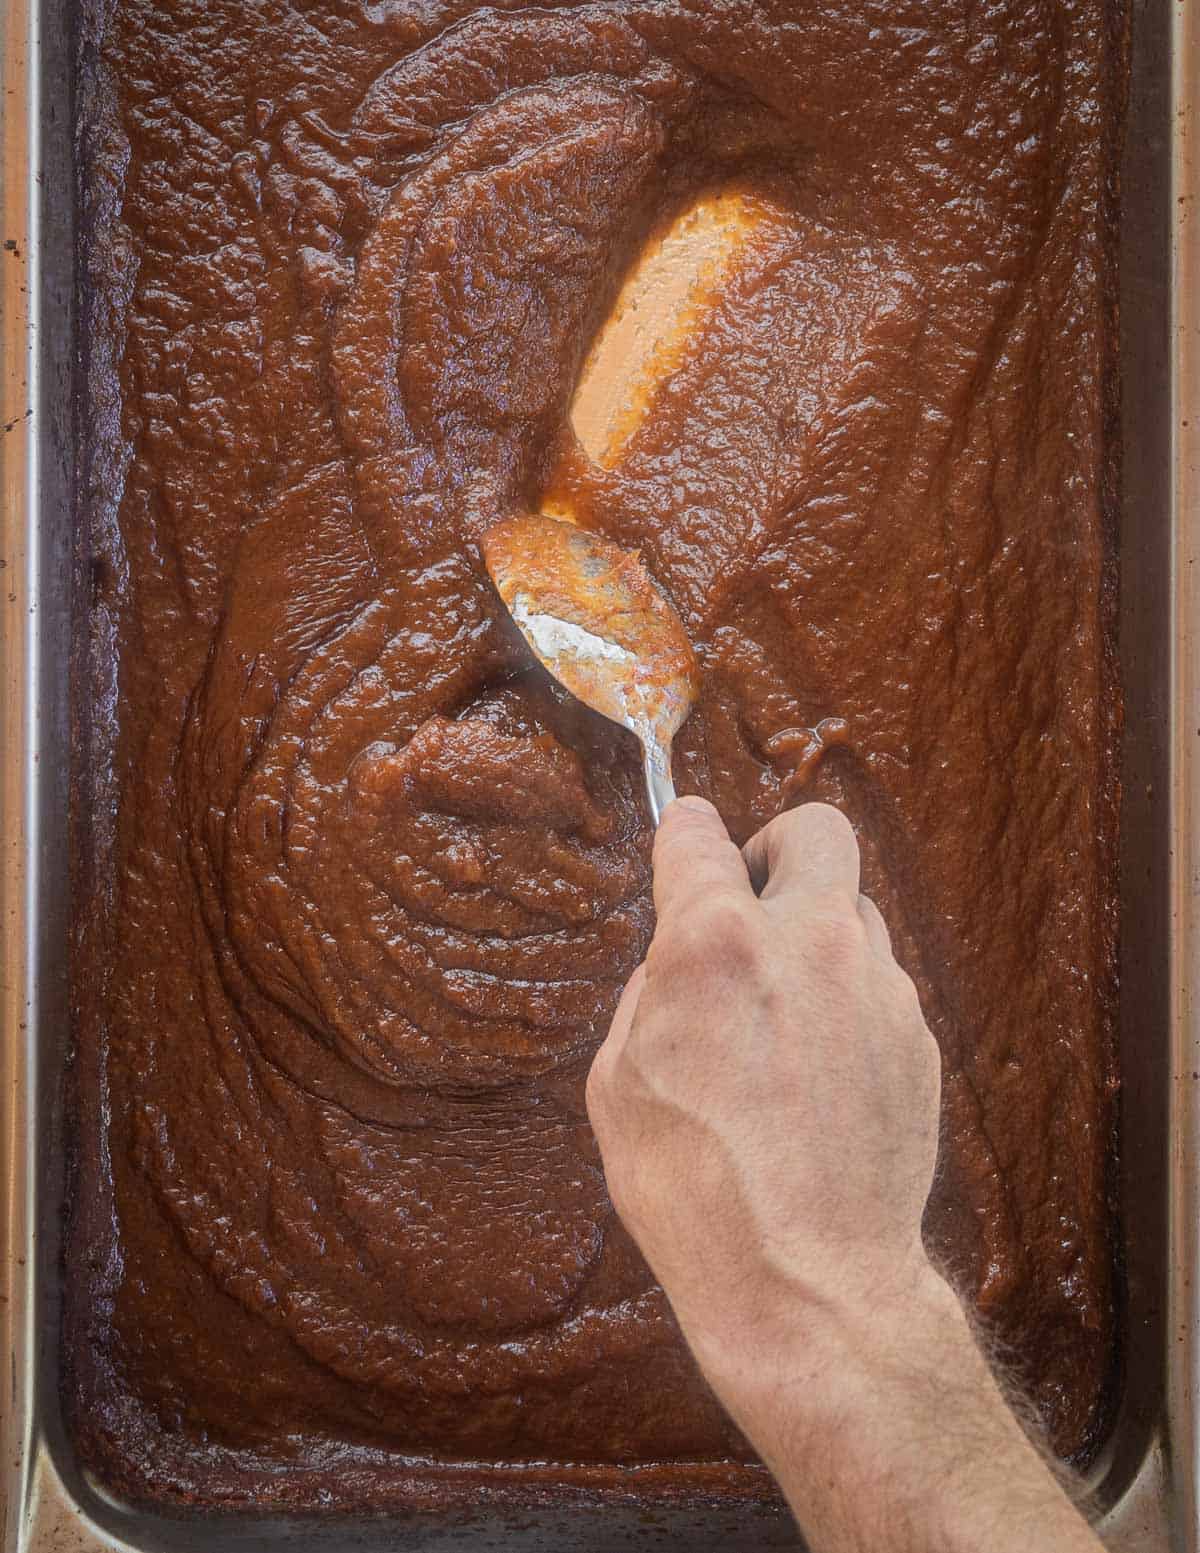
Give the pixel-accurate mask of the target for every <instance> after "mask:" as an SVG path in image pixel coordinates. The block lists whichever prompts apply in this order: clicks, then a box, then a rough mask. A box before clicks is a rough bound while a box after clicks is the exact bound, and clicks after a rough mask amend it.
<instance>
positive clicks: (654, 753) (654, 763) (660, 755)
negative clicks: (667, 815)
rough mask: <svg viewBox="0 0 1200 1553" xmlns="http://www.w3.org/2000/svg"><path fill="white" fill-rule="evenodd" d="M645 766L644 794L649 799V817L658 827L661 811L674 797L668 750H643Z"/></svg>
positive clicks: (656, 827)
mask: <svg viewBox="0 0 1200 1553" xmlns="http://www.w3.org/2000/svg"><path fill="white" fill-rule="evenodd" d="M644 756H645V768H646V796H647V798H649V800H650V818H651V819H652V820H653V821H654V827H655V829H656V830H657V829H658V822H659V821H660V820H661V819H662V812H663V810H664V809H665V808H666V807H667V805H668V804H669V803H671V802H672V801H673V800H674V798H675V784H674V782H673V781H672V780H671V752H670V750H669V749H668V750H664V749H656V748H650V749H646V750H645V751H644Z"/></svg>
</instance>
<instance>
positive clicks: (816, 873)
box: [743, 803, 859, 902]
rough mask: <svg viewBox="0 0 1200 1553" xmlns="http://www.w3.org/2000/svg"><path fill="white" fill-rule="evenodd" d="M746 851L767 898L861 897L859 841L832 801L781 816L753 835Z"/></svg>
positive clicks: (757, 884)
mask: <svg viewBox="0 0 1200 1553" xmlns="http://www.w3.org/2000/svg"><path fill="white" fill-rule="evenodd" d="M743 856H744V857H745V860H746V867H747V869H748V870H749V873H750V879H751V882H752V884H753V886H754V888H755V889H756V890H757V891H758V893H759V895H760V897H761V898H762V899H763V900H773V899H775V898H777V897H779V896H781V895H790V894H797V893H807V892H811V893H814V894H821V895H824V894H829V893H831V892H839V893H845V894H846V895H848V896H850V898H851V899H852V900H854V901H856V902H857V900H858V875H859V857H858V842H857V841H856V840H855V837H854V831H853V829H852V828H851V825H850V821H849V820H848V819H847V818H846V816H845V815H844V814H843V813H842V812H841V810H840V809H834V808H832V807H831V806H830V805H829V804H827V803H806V804H801V806H800V808H798V809H789V810H788V812H787V813H786V814H780V815H778V816H777V817H776V818H775V819H773V820H772V821H771V823H770V824H769V825H764V826H763V828H762V830H760V831H759V833H758V834H757V836H752V837H751V838H750V840H749V841H748V842H747V843H746V847H745V850H744V852H743Z"/></svg>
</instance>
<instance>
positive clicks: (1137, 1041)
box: [0, 0, 1200, 1553]
mask: <svg viewBox="0 0 1200 1553" xmlns="http://www.w3.org/2000/svg"><path fill="white" fill-rule="evenodd" d="M70 25H71V23H70V7H69V6H67V5H66V4H65V0H44V3H42V4H38V3H36V0H0V77H2V81H0V85H2V88H3V93H4V95H3V98H0V101H2V103H3V105H4V106H3V109H2V110H0V211H2V230H0V239H2V240H3V243H4V245H5V246H4V248H3V250H2V251H0V301H2V313H0V524H2V529H0V560H3V562H4V565H3V567H0V847H2V849H3V850H2V853H0V867H2V869H3V875H2V879H0V1029H2V1032H3V1042H2V1044H0V1110H2V1116H0V1258H2V1260H0V1349H2V1350H3V1354H2V1362H3V1369H2V1370H0V1384H2V1385H3V1386H4V1392H3V1401H2V1402H0V1553H49V1550H50V1549H51V1548H53V1549H56V1550H59V1553H68V1550H71V1549H80V1550H82V1549H101V1548H137V1549H163V1550H166V1549H180V1550H185V1549H192V1548H196V1549H199V1548H201V1547H203V1548H211V1547H212V1546H213V1545H214V1544H219V1545H220V1546H221V1547H222V1548H223V1549H225V1548H227V1549H229V1550H231V1553H234V1550H237V1549H243V1548H244V1549H249V1548H264V1547H266V1546H268V1545H273V1544H275V1543H277V1542H281V1541H283V1540H286V1541H288V1543H289V1544H290V1545H291V1546H292V1547H293V1548H294V1549H296V1550H297V1553H309V1550H314V1553H315V1550H316V1549H324V1548H334V1547H337V1548H345V1547H346V1546H347V1544H348V1543H349V1542H351V1540H353V1542H354V1543H355V1545H358V1546H361V1547H363V1548H366V1549H370V1548H373V1547H379V1548H380V1549H382V1548H384V1547H387V1548H397V1547H422V1548H428V1549H435V1548H439V1547H449V1546H450V1545H451V1544H453V1545H454V1546H456V1547H459V1548H461V1547H462V1546H463V1545H464V1542H466V1543H467V1544H469V1545H470V1546H472V1547H475V1548H504V1549H528V1550H530V1553H532V1550H534V1549H540V1548H542V1547H545V1546H550V1545H553V1546H554V1547H555V1548H559V1549H564V1550H567V1549H587V1548H596V1549H599V1548H604V1549H616V1548H620V1547H625V1546H628V1547H633V1548H636V1547H638V1546H639V1545H645V1544H647V1543H648V1542H650V1541H652V1542H653V1543H654V1544H655V1545H656V1546H659V1547H664V1546H665V1547H679V1548H685V1547H688V1548H690V1547H694V1546H703V1545H705V1544H707V1543H716V1542H718V1541H719V1542H720V1543H721V1544H722V1545H723V1546H724V1547H727V1548H729V1549H731V1550H733V1553H737V1550H739V1549H745V1550H750V1549H758V1548H767V1547H784V1546H792V1547H794V1546H797V1545H798V1544H797V1541H796V1537H795V1533H794V1531H793V1530H792V1528H791V1527H790V1525H789V1524H788V1523H787V1522H786V1521H784V1520H783V1519H782V1518H780V1517H779V1516H778V1515H777V1514H772V1513H771V1512H770V1511H764V1510H755V1509H751V1510H747V1509H744V1508H742V1509H738V1510H736V1511H735V1510H732V1509H729V1508H725V1509H705V1508H704V1507H703V1506H697V1507H694V1508H690V1509H683V1508H675V1509H663V1510H661V1511H659V1512H647V1510H646V1508H645V1506H644V1505H639V1504H638V1503H637V1502H636V1480H635V1478H631V1482H630V1493H629V1495H628V1497H627V1499H626V1500H625V1501H624V1502H622V1501H620V1500H615V1501H614V1500H613V1499H611V1498H610V1499H609V1500H607V1501H606V1502H605V1503H603V1504H597V1503H596V1502H594V1501H589V1500H587V1498H586V1497H585V1496H582V1495H581V1496H579V1498H578V1499H577V1500H576V1501H574V1502H571V1501H566V1502H564V1501H563V1500H562V1499H561V1498H557V1497H556V1498H555V1499H554V1500H553V1502H548V1503H546V1504H544V1505H541V1506H539V1505H537V1504H532V1505H531V1506H530V1507H529V1509H528V1510H527V1511H525V1512H522V1513H521V1514H520V1515H519V1516H518V1517H515V1518H513V1517H511V1516H510V1518H508V1519H505V1518H503V1517H498V1516H495V1515H490V1514H488V1513H486V1512H480V1513H479V1514H476V1515H474V1516H471V1517H466V1518H464V1517H461V1516H459V1517H456V1518H455V1519H454V1520H453V1521H448V1520H446V1519H445V1518H442V1519H438V1520H431V1519H428V1518H424V1519H423V1518H418V1517H414V1518H412V1519H410V1520H401V1521H397V1520H396V1519H395V1518H392V1519H389V1520H387V1521H374V1522H371V1523H366V1524H362V1525H357V1526H352V1525H350V1524H348V1523H347V1522H345V1521H344V1520H340V1519H330V1520H326V1521H324V1522H321V1521H310V1522H307V1523H297V1522H294V1521H286V1520H282V1519H279V1518H271V1519H266V1518H255V1517H248V1516H241V1517H217V1516H212V1515H207V1516H203V1517H200V1516H197V1517H193V1518H190V1519H187V1518H184V1519H167V1518H165V1517H162V1516H159V1515H150V1514H143V1513H140V1512H138V1511H136V1510H132V1509H129V1508H127V1507H124V1506H121V1505H117V1504H114V1503H113V1502H111V1501H110V1500H108V1499H107V1498H106V1497H105V1496H104V1495H103V1494H102V1493H100V1492H98V1491H97V1489H96V1488H95V1487H94V1486H93V1485H92V1484H90V1483H88V1482H87V1481H86V1480H85V1479H84V1478H83V1477H82V1476H81V1474H80V1473H79V1472H78V1470H77V1467H76V1465H75V1462H74V1460H73V1456H72V1452H71V1448H70V1444H69V1441H68V1440H67V1439H66V1437H65V1434H64V1432H63V1429H62V1423H61V1418H60V1415H59V1406H58V1351H57V1344H58V1290H59V1278H60V1271H59V1268H60V1261H59V1230H60V1224H61V1205H62V1202H63V1200H64V1193H66V1192H69V1190H70V1183H69V1182H68V1181H66V1180H65V1178H64V1166H63V1161H64V1159H65V1151H64V1149H63V1144H62V1134H61V1128H62V1125H63V1118H62V1105H61V1096H62V1075H63V1072H64V1070H65V1065H66V1059H67V1056H68V1039H69V1029H68V1019H67V1008H66V976H65V963H66V961H65V956H66V946H67V942H68V925H69V923H68V868H67V865H68V845H67V824H68V813H69V808H68V792H67V774H68V765H67V753H68V749H69V742H70V740H69V734H70V724H69V715H70V703H69V674H68V666H69V661H70V655H71V609H70V605H71V597H72V587H73V586H74V582H75V579H74V576H73V567H74V560H73V551H72V539H71V535H72V509H71V494H72V489H71V488H72V474H73V457H74V452H73V450H74V448H75V446H76V438H75V419H74V418H75V414H76V406H75V403H74V400H73V383H74V375H75V364H76V339H77V329H76V319H75V316H74V251H75V245H74V230H73V224H74V216H75V212H74V183H73V174H72V168H71V150H72V123H73V105H72V103H71V70H70V61H71V59H72V57H73V48H74V39H73V38H72V37H71V35H70ZM1198 75H1200V0H1182V3H1179V0H1143V3H1135V5H1134V60H1133V77H1132V88H1131V102H1130V113H1129V128H1128V133H1127V146H1126V154H1125V162H1124V167H1123V198H1124V220H1123V225H1122V252H1121V262H1122V381H1123V388H1124V406H1123V431H1124V442H1125V459H1124V474H1123V484H1124V491H1123V502H1122V514H1123V516H1122V529H1121V535H1120V551H1121V568H1122V606H1121V658H1122V673H1123V678H1124V681H1125V695H1126V733H1125V750H1124V758H1123V781H1124V806H1123V816H1122V828H1123V835H1122V919H1123V920H1122V941H1123V948H1122V1014H1121V1024H1122V1030H1121V1043H1122V1067H1123V1074H1124V1092H1123V1098H1122V1127H1123V1146H1122V1151H1121V1174H1120V1180H1119V1181H1118V1182H1116V1183H1115V1184H1114V1185H1115V1190H1117V1191H1118V1192H1119V1193H1120V1196H1121V1201H1122V1209H1123V1216H1124V1224H1125V1230H1126V1237H1127V1269H1126V1271H1127V1280H1126V1281H1127V1286H1128V1300H1127V1309H1126V1311H1125V1319H1124V1322H1123V1331H1124V1334H1125V1339H1124V1393H1123V1402H1122V1407H1121V1411H1120V1414H1119V1417H1118V1420H1117V1424H1116V1427H1115V1429H1114V1432H1113V1435H1112V1437H1111V1439H1110V1442H1109V1445H1108V1447H1107V1448H1106V1450H1105V1451H1104V1453H1103V1454H1102V1457H1101V1459H1100V1461H1099V1462H1098V1463H1097V1464H1096V1467H1095V1469H1094V1471H1093V1475H1092V1481H1093V1485H1094V1491H1095V1495H1096V1502H1097V1506H1098V1509H1099V1513H1100V1529H1101V1531H1102V1533H1103V1535H1104V1536H1105V1539H1106V1541H1107V1542H1108V1544H1109V1546H1110V1547H1113V1548H1117V1549H1120V1550H1123V1553H1151V1550H1154V1553H1158V1550H1166V1549H1170V1550H1172V1553H1177V1550H1178V1553H1195V1550H1198V1549H1200V1520H1198V1515H1200V1507H1198V1504H1197V1479H1198V1461H1197V1406H1198V1403H1197V1392H1196V1383H1197V1363H1198V1357H1200V1279H1198V1277H1197V1274H1198V1273H1200V1244H1198V1241H1200V1173H1198V1171H1197V1161H1198V1159H1200V1149H1198V1145H1200V1079H1198V1078H1197V1077H1195V1075H1197V1074H1200V1004H1198V1002H1197V996H1196V985H1197V979H1198V977H1200V665H1198V663H1197V641H1196V634H1195V631H1196V623H1197V622H1198V621H1200V211H1198V209H1197V204H1196V199H1197V197H1198V196H1200V180H1197V178H1196V174H1195V168H1196V162H1195V133H1196V131H1195V125H1194V112H1195V109H1194V103H1195V93H1196V86H1197V76H1198ZM10 244H11V245H12V246H9V245H10Z"/></svg>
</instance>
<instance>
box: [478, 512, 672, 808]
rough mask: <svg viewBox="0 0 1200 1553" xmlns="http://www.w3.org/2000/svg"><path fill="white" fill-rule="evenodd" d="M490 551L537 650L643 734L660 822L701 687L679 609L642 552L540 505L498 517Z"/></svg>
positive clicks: (494, 572) (571, 683) (501, 589)
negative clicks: (679, 743) (676, 744)
mask: <svg viewBox="0 0 1200 1553" xmlns="http://www.w3.org/2000/svg"><path fill="white" fill-rule="evenodd" d="M483 558H484V562H485V563H486V565H487V569H488V572H489V574H490V576H491V579H492V581H493V582H494V583H495V585H496V591H497V592H498V593H499V595H500V597H501V599H502V600H503V601H504V605H505V607H506V608H507V610H508V612H509V614H510V615H511V616H512V618H513V620H514V622H515V623H516V626H517V629H518V630H519V631H520V632H521V635H522V636H523V637H524V638H525V640H526V642H527V643H528V644H529V648H530V650H531V651H532V653H533V655H534V657H535V658H537V660H538V661H539V662H540V663H541V664H542V665H543V666H544V667H545V668H546V669H547V670H548V671H549V672H550V673H551V674H552V675H553V676H554V678H555V679H556V680H558V682H559V684H561V685H564V686H565V687H566V689H568V690H569V691H570V692H571V694H572V695H574V696H576V697H578V699H579V700H580V701H582V702H583V703H584V704H585V705H586V706H590V707H591V708H592V709H593V711H596V712H600V713H601V714H602V715H603V716H604V717H607V718H610V719H611V720H612V721H613V722H614V723H620V724H621V726H622V727H624V728H628V729H629V730H630V731H631V732H632V733H634V734H635V735H636V736H637V738H638V741H639V742H640V744H641V746H642V757H643V762H644V765H645V771H646V793H647V796H648V798H649V801H650V813H651V815H652V816H653V819H654V823H655V824H656V825H657V824H658V821H659V817H660V816H661V814H662V811H663V809H665V808H666V806H667V804H669V803H670V802H671V800H672V799H673V798H674V797H675V787H674V784H673V782H672V780H671V742H672V740H673V739H674V737H675V735H676V733H677V732H678V731H679V728H680V726H681V725H682V723H683V721H684V719H685V718H686V717H687V715H688V713H689V712H690V711H691V709H692V706H693V704H694V703H695V700H696V697H697V695H698V694H699V689H700V669H699V665H698V664H697V662H696V655H695V653H694V652H693V651H692V645H691V643H690V642H689V641H688V637H687V632H686V631H685V630H684V628H683V622H682V621H681V620H680V618H679V616H678V615H677V614H676V612H675V609H674V608H673V606H672V605H671V604H670V603H669V602H668V601H667V599H666V598H665V597H664V596H663V594H662V593H661V592H660V590H659V588H658V585H657V584H656V583H655V582H654V580H653V578H652V577H651V576H650V573H649V572H648V571H647V570H646V568H645V567H644V566H643V565H642V563H641V561H640V559H639V558H638V557H637V556H636V555H634V554H631V553H630V552H629V551H627V550H622V549H620V548H619V547H618V546H616V545H613V544H610V543H609V542H608V540H606V539H601V538H600V536H599V535H597V534H593V533H590V532H589V531H588V530H586V529H582V528H579V527H578V526H577V525H576V524H574V523H569V522H566V521H563V520H562V519H559V518H550V517H546V516H545V515H544V514H542V513H527V514H523V515H522V516H520V517H515V518H506V519H504V520H503V521H502V522H500V523H498V524H496V525H495V526H494V527H493V528H492V529H490V530H489V531H488V533H487V534H486V535H485V536H484V540H483Z"/></svg>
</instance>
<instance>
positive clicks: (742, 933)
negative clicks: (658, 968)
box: [664, 893, 755, 972]
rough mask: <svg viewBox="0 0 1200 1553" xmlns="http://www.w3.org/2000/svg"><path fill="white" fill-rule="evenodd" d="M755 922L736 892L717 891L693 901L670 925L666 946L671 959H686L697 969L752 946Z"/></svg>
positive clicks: (690, 965) (689, 964)
mask: <svg viewBox="0 0 1200 1553" xmlns="http://www.w3.org/2000/svg"><path fill="white" fill-rule="evenodd" d="M754 938H755V932H754V922H753V917H752V913H751V911H750V910H749V909H748V908H747V906H746V904H745V903H744V902H743V901H741V900H739V899H738V897H737V896H735V895H733V894H724V893H716V894H713V895H710V896H708V897H707V898H706V899H704V900H700V901H695V902H693V903H691V904H690V905H689V906H688V907H687V908H686V910H685V911H684V912H683V914H681V915H680V916H679V917H678V918H677V919H676V920H675V922H674V923H673V924H672V925H671V928H670V930H669V935H668V937H667V941H666V944H665V946H664V947H666V948H667V949H668V950H669V951H671V955H670V957H671V959H672V960H680V961H685V962H686V963H687V964H688V967H689V968H690V969H691V970H693V971H696V972H699V971H701V970H703V969H704V968H705V967H707V966H709V965H711V964H713V963H714V962H715V961H717V960H719V959H726V958H727V957H728V956H729V955H730V954H731V953H732V954H741V953H744V952H746V951H748V950H749V948H750V947H751V945H752V944H753V941H754Z"/></svg>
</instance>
